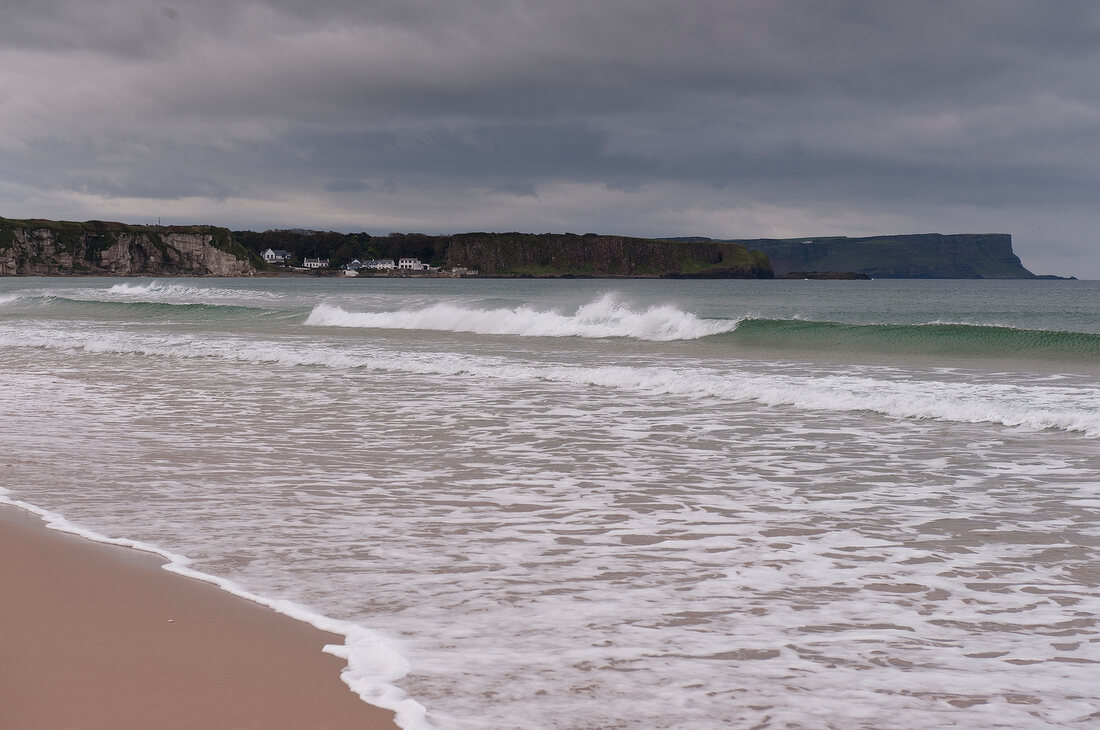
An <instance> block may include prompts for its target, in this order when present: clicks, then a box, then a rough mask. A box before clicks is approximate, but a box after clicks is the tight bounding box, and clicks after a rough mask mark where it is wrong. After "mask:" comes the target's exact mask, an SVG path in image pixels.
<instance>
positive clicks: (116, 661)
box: [0, 506, 396, 730]
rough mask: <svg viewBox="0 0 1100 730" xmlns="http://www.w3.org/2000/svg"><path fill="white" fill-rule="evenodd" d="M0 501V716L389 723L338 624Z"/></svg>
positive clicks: (229, 725) (80, 724) (319, 725)
mask: <svg viewBox="0 0 1100 730" xmlns="http://www.w3.org/2000/svg"><path fill="white" fill-rule="evenodd" d="M162 564H163V561H162V560H161V559H159V558H158V557H156V556H153V555H150V554H147V553H143V552H140V551H138V550H132V549H129V548H123V547H116V546H112V545H103V544H99V543H95V542H91V541H88V540H84V539H82V538H79V537H76V536H72V535H67V534H64V533H59V532H56V531H53V530H49V529H47V528H46V527H45V526H43V525H42V523H41V521H40V520H39V519H38V518H37V517H35V516H34V515H29V514H27V513H24V512H22V511H20V510H18V509H15V508H12V507H7V506H0V715H2V717H0V726H2V727H5V728H20V729H21V730H37V729H41V730H46V729H47V728H48V729H49V730H58V729H61V728H80V729H81V730H98V729H100V728H102V729H103V730H107V729H108V728H109V729H110V730H147V729H148V728H159V729H161V730H174V729H176V728H178V729H180V730H183V729H184V728H186V729H187V730H191V729H193V728H208V729H225V730H230V729H232V730H252V729H253V728H254V729H255V730H281V729H284V728H285V729H286V730H291V729H292V728H293V729H294V730H298V729H302V730H305V729H309V730H337V729H339V730H344V729H345V728H347V729H351V728H358V729H360V730H376V729H377V730H382V729H385V730H393V729H394V728H396V725H394V724H393V714H392V713H391V712H388V711H385V710H380V709H378V708H375V707H372V706H370V705H367V704H366V703H364V702H362V701H361V700H360V699H359V698H358V696H356V695H355V694H354V693H353V692H352V691H351V690H350V689H349V688H348V687H347V685H345V684H344V683H343V682H342V681H341V680H340V670H341V669H342V668H343V666H344V662H343V660H341V659H339V658H337V657H334V656H331V655H329V654H324V653H322V651H321V649H322V647H323V646H324V645H325V644H342V643H343V637H340V636H337V635H335V634H328V633H325V632H322V631H319V630H317V629H315V628H313V627H312V626H309V625H307V624H304V623H301V622H299V621H295V620H294V619H291V618H288V617H286V616H283V615H281V614H278V613H275V612H274V611H271V610H269V609H267V608H265V607H263V606H260V605H257V604H254V603H251V602H250V601H246V600H244V599H241V598H238V597H236V596H233V595H230V594H228V593H225V592H224V591H222V590H220V589H218V588H216V587H214V586H212V585H208V584H205V583H203V582H201V581H196V580H192V579H190V578H184V577H181V576H178V575H174V574H171V573H168V572H167V571H165V570H162V569H161V567H160V566H161V565H162Z"/></svg>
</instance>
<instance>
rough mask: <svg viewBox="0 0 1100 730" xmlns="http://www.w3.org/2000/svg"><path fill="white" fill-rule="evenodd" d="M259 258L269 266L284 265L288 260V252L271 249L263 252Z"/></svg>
mask: <svg viewBox="0 0 1100 730" xmlns="http://www.w3.org/2000/svg"><path fill="white" fill-rule="evenodd" d="M260 256H261V257H262V258H263V260H264V261H266V262H267V263H269V264H285V263H286V262H287V260H289V259H290V251H283V250H282V249H280V250H278V251H276V250H275V249H273V248H269V249H267V250H266V251H264V252H263V253H262V254H260Z"/></svg>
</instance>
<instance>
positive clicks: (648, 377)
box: [0, 328, 1100, 438]
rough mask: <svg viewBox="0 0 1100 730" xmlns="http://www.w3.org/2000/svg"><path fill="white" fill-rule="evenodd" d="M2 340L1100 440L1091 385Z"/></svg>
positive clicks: (47, 338) (195, 343)
mask: <svg viewBox="0 0 1100 730" xmlns="http://www.w3.org/2000/svg"><path fill="white" fill-rule="evenodd" d="M0 343H3V344H22V345H24V346H37V347H48V348H57V349H82V350H85V351H88V352H111V353H120V354H143V355H157V356H169V357H218V358H223V359H228V360H239V361H244V362H250V363H254V364H265V363H278V364H280V365H285V366H321V367H326V368H334V369H341V370H349V369H366V370H377V371H389V372H406V373H417V374H422V375H443V376H468V377H476V378H479V379H484V380H486V381H494V380H512V381H529V382H538V381H548V382H556V383H563V384H570V385H575V386H598V387H602V388H612V389H615V390H621V391H627V392H634V393H641V394H651V395H675V396H682V397H691V398H718V399H722V400H727V401H733V402H755V403H760V404H764V405H767V406H786V407H793V408H797V409H801V410H811V411H822V412H830V411H831V412H841V413H850V412H859V411H867V412H872V413H879V414H882V415H886V416H891V417H895V418H906V419H938V420H944V421H954V422H959V423H995V424H1000V425H1003V426H1010V427H1017V426H1019V427H1025V428H1029V429H1034V430H1045V429H1058V430H1063V431H1074V432H1080V433H1083V434H1084V435H1086V436H1089V437H1093V438H1098V437H1100V391H1097V390H1096V389H1095V388H1091V387H1072V386H1058V385H1052V384H1049V383H1042V382H1039V383H1037V384H1033V385H1032V384H1019V383H997V382H987V383H982V382H953V381H949V380H944V379H936V378H932V377H929V376H925V377H923V378H921V379H912V378H910V377H908V376H906V375H905V374H899V373H898V372H896V371H895V370H893V369H883V370H882V372H881V373H879V371H876V370H875V369H873V368H861V369H860V371H859V372H860V374H857V375H847V374H835V375H834V374H822V373H819V372H815V373H812V374H805V375H804V374H788V373H786V372H783V370H784V368H782V367H781V366H779V365H774V366H771V367H769V368H768V369H767V370H765V371H761V370H758V369H751V368H750V367H749V366H748V364H747V363H737V364H735V365H734V366H733V367H730V368H728V369H727V368H717V367H693V368H686V367H659V366H583V365H578V366H569V365H551V364H545V363H538V362H529V361H523V360H511V359H506V358H494V357H486V356H477V355H467V354H458V353H440V352H421V353H416V352H396V351H388V350H380V349H365V350H364V349H358V350H357V349H350V348H334V347H330V346H325V345H319V344H316V345H311V346H305V347H303V346H301V345H300V344H296V345H294V346H287V345H281V344H277V343H270V342H251V341H238V340H236V339H209V340H201V339H193V338H189V337H184V336H168V335H159V336H154V335H142V336H137V335H116V334H111V333H74V332H64V333H63V332H59V331H57V332H55V331H51V330H49V329H43V328H36V329H35V330H33V331H28V330H18V329H0Z"/></svg>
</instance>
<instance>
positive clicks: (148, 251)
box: [0, 218, 256, 276]
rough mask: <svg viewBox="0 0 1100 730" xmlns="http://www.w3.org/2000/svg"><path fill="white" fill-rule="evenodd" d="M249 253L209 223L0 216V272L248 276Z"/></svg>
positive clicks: (22, 273)
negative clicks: (138, 223) (154, 223)
mask: <svg viewBox="0 0 1100 730" xmlns="http://www.w3.org/2000/svg"><path fill="white" fill-rule="evenodd" d="M255 271H256V270H255V268H253V266H252V264H250V263H249V261H248V253H247V251H245V250H244V249H243V248H242V247H240V246H239V245H237V244H235V243H234V242H233V239H232V236H231V235H230V233H229V231H228V230H225V229H222V228H214V227H212V226H194V227H184V226H156V227H153V226H127V225H124V224H121V223H105V222H102V221H89V222H86V223H74V222H68V221H39V220H31V221H18V220H9V219H6V218H0V276H17V275H28V274H29V275H40V276H66V275H78V276H79V275H103V274H108V275H115V276H142V275H151V276H181V275H184V276H187V275H190V276H251V275H252V274H254V273H255Z"/></svg>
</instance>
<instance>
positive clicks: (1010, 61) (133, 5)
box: [0, 0, 1100, 278]
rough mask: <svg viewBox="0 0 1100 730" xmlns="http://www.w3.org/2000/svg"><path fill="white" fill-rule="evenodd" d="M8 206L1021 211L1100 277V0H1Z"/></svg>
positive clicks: (306, 212)
mask: <svg viewBox="0 0 1100 730" xmlns="http://www.w3.org/2000/svg"><path fill="white" fill-rule="evenodd" d="M0 215H2V216H5V217H11V218H27V217H48V218H64V219H76V220H85V219H90V218H98V219H107V220H122V221H126V222H130V223H149V222H153V221H155V220H156V219H158V218H159V219H161V220H162V221H163V222H164V223H166V224H167V223H214V224H218V225H226V226H230V227H232V228H251V229H254V230H263V229H267V228H287V227H304V228H320V229H332V230H344V231H347V230H354V231H360V230H365V231H369V232H371V233H387V232H389V231H406V232H407V231H419V232H424V233H449V232H459V231H470V230H490V231H493V230H495V231H502V230H521V231H532V232H547V231H553V232H567V231H570V232H575V233H585V232H588V231H595V232H601V233H621V234H629V235H639V236H669V235H683V236H689V235H700V236H710V237H714V238H748V237H763V236H768V237H789V236H811V235H872V234H878V233H923V232H940V233H956V232H959V233H961V232H971V233H983V232H1002V233H1011V234H1013V236H1014V242H1015V248H1016V252H1017V253H1018V254H1019V255H1020V256H1021V257H1022V258H1023V260H1024V264H1025V265H1026V266H1028V267H1029V268H1031V269H1032V270H1033V271H1036V272H1037V273H1055V274H1063V275H1070V274H1073V275H1077V276H1078V277H1082V278H1100V245H1098V244H1100V223H1098V221H1100V2H1096V1H1095V0H1080V1H1077V0H1033V1H1017V0H965V1H954V0H923V1H914V0H896V1H892V0H680V1H679V2H668V1H667V0H662V1H661V2H656V1H655V0H377V1H370V0H254V1H250V2H245V1H238V0H192V1H186V0H179V1H172V2H168V3H165V4H158V3H157V2H150V1H149V0H98V1H97V2H94V3H93V2H88V1H87V0H0Z"/></svg>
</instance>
